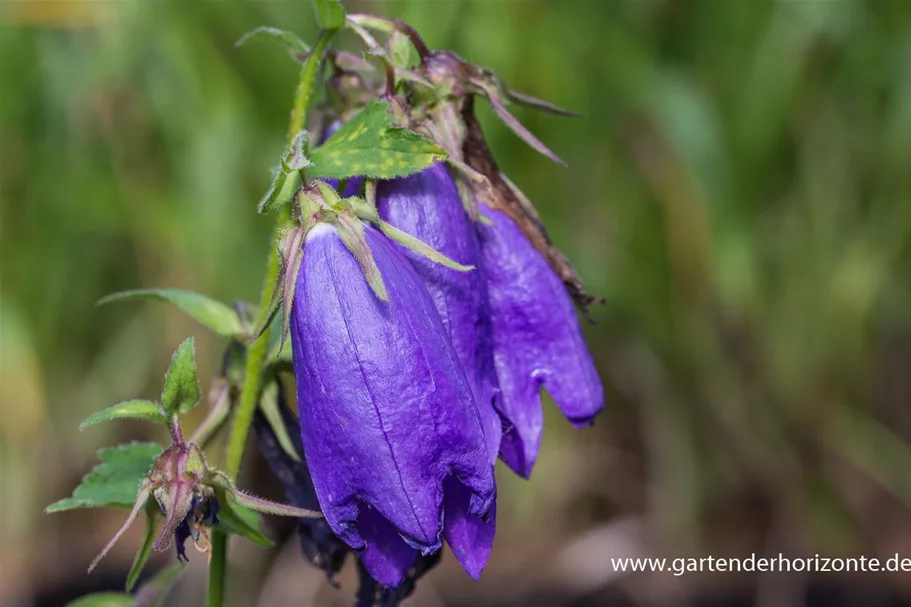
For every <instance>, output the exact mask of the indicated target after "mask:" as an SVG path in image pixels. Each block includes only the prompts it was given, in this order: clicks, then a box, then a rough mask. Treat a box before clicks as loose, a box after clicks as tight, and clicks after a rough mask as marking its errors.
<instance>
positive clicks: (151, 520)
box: [126, 500, 161, 592]
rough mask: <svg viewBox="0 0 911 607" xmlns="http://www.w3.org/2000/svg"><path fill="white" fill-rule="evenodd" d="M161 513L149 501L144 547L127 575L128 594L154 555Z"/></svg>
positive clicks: (142, 546)
mask: <svg viewBox="0 0 911 607" xmlns="http://www.w3.org/2000/svg"><path fill="white" fill-rule="evenodd" d="M160 513H161V510H160V509H159V507H158V504H157V503H156V502H154V501H152V500H149V501H148V503H147V504H146V528H145V532H144V533H143V536H142V545H141V546H140V547H139V551H138V552H137V553H136V557H135V558H134V559H133V565H132V566H131V567H130V573H129V574H128V575H127V583H126V589H127V592H130V591H132V590H133V586H135V585H136V581H137V580H138V579H139V575H140V574H141V573H142V569H143V568H144V567H145V566H146V563H147V562H148V560H149V556H150V555H151V554H152V544H153V543H154V542H155V526H156V525H155V523H156V521H157V520H158V516H159V514H160Z"/></svg>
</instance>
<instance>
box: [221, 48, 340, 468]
mask: <svg viewBox="0 0 911 607" xmlns="http://www.w3.org/2000/svg"><path fill="white" fill-rule="evenodd" d="M334 33H335V30H326V31H323V32H322V33H321V34H320V35H319V38H318V39H317V41H316V44H315V45H314V46H313V50H312V51H311V52H310V57H309V59H307V61H306V62H305V63H304V65H303V67H302V68H301V76H300V84H299V85H298V87H297V93H296V94H295V96H294V107H293V109H292V110H291V125H290V126H289V128H288V141H289V142H292V141H294V138H295V137H296V136H297V134H298V133H299V132H300V131H301V130H303V128H304V125H305V124H306V116H307V110H308V109H309V108H310V102H311V101H312V100H313V85H314V83H315V81H316V75H317V73H318V72H319V66H320V64H321V63H322V60H323V55H324V54H325V52H326V49H327V48H328V46H329V40H330V39H331V38H332V35H333V34H334ZM290 212H291V211H290V209H289V208H288V207H287V206H286V207H284V208H283V209H282V210H281V211H279V213H278V218H277V220H276V223H275V230H274V231H273V246H272V247H271V249H270V251H269V260H268V262H267V264H266V280H265V282H264V283H263V290H262V294H261V296H260V301H259V320H258V322H257V326H260V325H262V324H263V323H265V322H266V319H267V317H268V315H269V303H270V302H271V301H272V293H274V292H275V287H276V285H277V284H278V278H279V270H280V269H281V268H280V263H279V261H280V260H279V257H278V248H277V247H276V246H274V240H275V237H277V235H278V232H279V230H280V229H281V228H282V226H284V225H285V223H286V222H287V221H288V219H289V218H290ZM268 336H269V332H268V331H265V332H264V333H263V335H261V336H260V337H259V339H257V340H256V341H255V342H253V343H252V344H250V346H249V348H248V349H247V367H246V370H245V373H244V383H243V386H242V387H241V391H240V404H239V405H238V406H237V414H236V415H235V417H234V425H233V427H232V428H231V435H230V438H229V439H228V453H227V460H226V464H225V472H226V473H227V475H228V476H229V477H231V478H236V477H237V473H238V472H240V462H241V460H242V459H243V456H244V446H245V445H246V443H247V435H248V434H249V431H250V424H251V423H252V421H253V414H254V413H255V411H256V402H257V400H258V397H259V391H260V389H261V387H262V386H261V379H262V370H263V363H264V362H265V359H266V348H267V346H268V343H269V339H268Z"/></svg>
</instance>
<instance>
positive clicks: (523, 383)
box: [477, 205, 604, 478]
mask: <svg viewBox="0 0 911 607" xmlns="http://www.w3.org/2000/svg"><path fill="white" fill-rule="evenodd" d="M481 213H482V214H483V215H484V217H486V218H487V219H488V220H489V225H488V224H487V223H486V222H478V223H477V230H478V234H479V236H480V243H481V265H480V267H481V268H482V269H483V272H484V276H485V278H486V282H487V293H488V297H489V301H490V314H491V324H492V328H493V331H492V334H493V353H494V362H495V366H496V372H497V379H498V380H499V386H500V394H499V396H498V398H497V406H498V409H499V411H500V413H501V414H502V415H503V417H504V418H505V420H506V422H504V434H503V441H502V443H501V445H500V456H501V457H502V458H503V460H504V461H505V462H506V464H507V465H508V466H509V467H510V468H512V469H513V470H514V471H515V472H516V473H517V474H520V475H521V476H524V477H526V478H527V477H529V476H530V475H531V471H532V467H533V466H534V463H535V460H536V458H537V456H538V449H539V448H540V445H541V431H542V428H543V424H544V417H543V412H542V410H541V394H540V389H541V386H542V385H543V386H544V387H545V388H546V389H547V391H548V392H549V393H550V395H551V396H552V397H553V399H554V401H555V402H556V403H557V405H558V406H559V407H560V410H561V411H562V412H563V414H564V415H565V416H566V417H567V418H568V419H569V421H570V422H572V424H573V425H575V426H586V425H589V424H590V423H591V422H592V419H593V418H594V417H595V415H597V414H598V412H600V411H601V409H602V408H603V407H604V389H603V387H602V385H601V380H600V379H599V377H598V372H597V370H596V369H595V365H594V362H593V361H592V357H591V355H590V354H589V352H588V348H587V347H586V345H585V339H584V338H583V336H582V331H581V329H580V327H579V321H578V319H577V317H576V311H575V308H574V307H573V301H572V298H571V297H570V296H569V294H568V293H567V291H566V289H565V288H564V285H563V282H562V280H561V279H560V277H559V276H558V275H557V273H556V272H554V270H553V269H552V268H551V266H550V264H549V263H548V262H547V260H546V259H545V258H544V256H543V255H541V253H539V252H538V250H537V249H535V247H534V246H532V244H531V243H530V242H529V241H528V240H527V239H526V238H525V236H524V235H523V234H522V232H521V230H520V229H519V228H518V226H517V225H516V224H515V223H514V222H513V221H512V219H510V218H509V217H508V216H507V215H506V214H505V213H503V212H501V211H497V210H494V209H492V208H490V207H488V206H483V205H482V206H481Z"/></svg>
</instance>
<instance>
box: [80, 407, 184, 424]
mask: <svg viewBox="0 0 911 607" xmlns="http://www.w3.org/2000/svg"><path fill="white" fill-rule="evenodd" d="M114 419H144V420H146V421H150V422H155V423H159V424H164V423H167V421H168V418H167V417H166V416H165V414H164V412H163V411H162V410H161V407H160V406H159V404H158V403H154V402H152V401H150V400H128V401H125V402H122V403H117V404H116V405H114V406H113V407H108V408H107V409H104V410H102V411H98V412H97V413H94V414H92V415H90V416H89V417H87V418H86V419H85V421H83V422H82V423H81V424H79V429H80V430H85V429H86V428H88V427H89V426H93V425H95V424H97V423H100V422H106V421H111V420H114Z"/></svg>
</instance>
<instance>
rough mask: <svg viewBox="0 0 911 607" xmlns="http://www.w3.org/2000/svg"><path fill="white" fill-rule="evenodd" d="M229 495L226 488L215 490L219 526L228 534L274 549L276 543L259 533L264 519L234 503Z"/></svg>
mask: <svg viewBox="0 0 911 607" xmlns="http://www.w3.org/2000/svg"><path fill="white" fill-rule="evenodd" d="M228 493H229V492H228V490H227V489H226V488H224V487H219V488H216V489H215V495H216V498H217V499H218V503H219V505H220V508H219V510H218V525H219V526H220V527H224V529H225V530H226V531H227V532H228V533H233V534H234V535H240V536H242V537H245V538H247V539H248V540H250V541H251V542H253V543H254V544H256V545H257V546H261V547H263V548H272V547H273V546H274V545H275V542H273V541H272V540H270V539H269V538H267V537H266V536H265V535H263V534H262V533H260V531H259V523H260V521H261V520H262V517H260V515H259V514H257V513H256V512H254V511H252V510H250V509H249V508H244V507H243V506H240V505H238V504H236V503H234V502H232V501H231V499H230V498H229V497H228Z"/></svg>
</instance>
